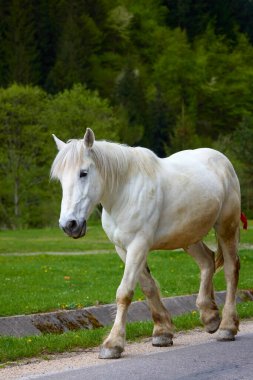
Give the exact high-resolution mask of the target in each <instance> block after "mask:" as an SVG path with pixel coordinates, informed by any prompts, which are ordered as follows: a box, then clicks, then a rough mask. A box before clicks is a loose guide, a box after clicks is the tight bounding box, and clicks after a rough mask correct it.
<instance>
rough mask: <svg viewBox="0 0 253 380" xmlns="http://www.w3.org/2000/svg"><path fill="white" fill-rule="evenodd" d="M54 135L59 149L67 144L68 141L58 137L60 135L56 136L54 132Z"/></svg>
mask: <svg viewBox="0 0 253 380" xmlns="http://www.w3.org/2000/svg"><path fill="white" fill-rule="evenodd" d="M52 136H53V138H54V141H55V144H56V146H57V149H58V150H61V149H62V148H63V147H64V146H65V145H66V143H65V142H63V141H61V140H60V139H58V137H56V136H55V135H54V134H52Z"/></svg>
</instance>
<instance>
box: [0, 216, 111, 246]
mask: <svg viewBox="0 0 253 380" xmlns="http://www.w3.org/2000/svg"><path fill="white" fill-rule="evenodd" d="M92 250H114V246H113V245H112V243H111V242H110V241H109V240H108V238H107V236H106V234H105V233H104V231H103V229H102V227H101V223H96V222H90V223H89V225H88V231H87V236H86V237H84V238H83V239H76V240H75V239H71V238H69V237H67V236H66V235H65V234H64V233H63V232H62V231H61V230H60V229H59V228H52V229H49V228H48V229H47V228H45V229H25V230H17V231H12V230H6V231H0V253H27V252H80V251H92Z"/></svg>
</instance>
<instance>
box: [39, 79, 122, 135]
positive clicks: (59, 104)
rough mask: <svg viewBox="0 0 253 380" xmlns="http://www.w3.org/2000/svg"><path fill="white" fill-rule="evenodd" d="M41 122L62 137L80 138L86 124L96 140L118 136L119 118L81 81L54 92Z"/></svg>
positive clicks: (105, 101) (103, 100)
mask: <svg viewBox="0 0 253 380" xmlns="http://www.w3.org/2000/svg"><path fill="white" fill-rule="evenodd" d="M41 122H42V123H43V125H45V126H46V127H47V129H48V131H49V133H54V134H56V135H57V134H58V135H59V137H60V138H61V139H62V140H68V139H70V138H82V137H83V134H84V132H85V130H86V128H87V127H89V128H92V129H94V132H95V135H96V138H98V139H109V140H116V141H117V140H118V139H119V131H120V121H119V119H118V118H117V116H116V114H115V112H114V110H113V109H112V108H111V107H110V105H109V102H108V101H107V100H105V99H102V98H100V97H99V96H98V93H97V92H92V91H90V90H88V89H87V88H86V87H85V86H83V85H81V84H76V85H74V86H73V88H72V89H70V90H64V91H63V92H61V93H59V94H57V95H55V96H54V97H53V98H52V99H51V101H50V102H49V103H48V107H47V109H46V110H45V111H44V112H43V114H42V117H41Z"/></svg>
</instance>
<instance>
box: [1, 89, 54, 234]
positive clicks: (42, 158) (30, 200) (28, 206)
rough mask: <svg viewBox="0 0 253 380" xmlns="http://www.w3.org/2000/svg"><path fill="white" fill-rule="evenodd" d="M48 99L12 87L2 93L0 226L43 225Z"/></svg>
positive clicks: (28, 90) (42, 94)
mask: <svg viewBox="0 0 253 380" xmlns="http://www.w3.org/2000/svg"><path fill="white" fill-rule="evenodd" d="M46 101H47V95H46V94H45V93H44V92H43V91H42V90H40V89H39V88H36V87H35V88H32V87H23V86H19V85H12V86H11V87H9V88H7V89H6V90H5V89H1V90H0V224H1V225H2V226H3V225H4V226H8V227H12V228H16V227H21V226H26V225H34V226H35V225H41V224H43V222H45V220H44V221H43V215H42V214H41V207H42V204H43V200H44V201H45V202H46V200H45V198H46V197H47V196H46V191H45V189H46V187H47V181H48V172H49V165H48V151H47V147H48V144H46V138H47V131H46V130H45V128H44V127H42V126H41V125H40V123H39V118H40V114H41V111H42V110H43V108H44V107H45V105H46Z"/></svg>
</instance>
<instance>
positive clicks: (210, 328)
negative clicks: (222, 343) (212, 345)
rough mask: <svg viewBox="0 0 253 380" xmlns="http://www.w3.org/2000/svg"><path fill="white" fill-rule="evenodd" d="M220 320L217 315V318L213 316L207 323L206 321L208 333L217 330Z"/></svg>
mask: <svg viewBox="0 0 253 380" xmlns="http://www.w3.org/2000/svg"><path fill="white" fill-rule="evenodd" d="M220 322H221V319H220V317H219V316H218V317H217V318H215V319H213V320H212V321H210V322H209V323H207V324H206V325H205V330H206V332H207V333H209V334H213V333H215V332H216V331H217V330H218V328H219V326H220Z"/></svg>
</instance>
